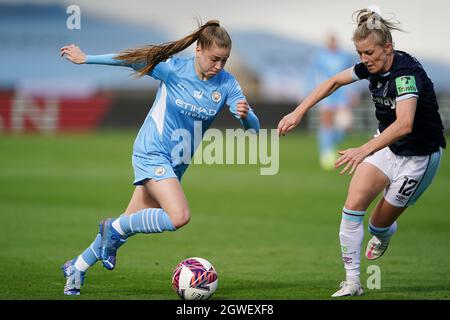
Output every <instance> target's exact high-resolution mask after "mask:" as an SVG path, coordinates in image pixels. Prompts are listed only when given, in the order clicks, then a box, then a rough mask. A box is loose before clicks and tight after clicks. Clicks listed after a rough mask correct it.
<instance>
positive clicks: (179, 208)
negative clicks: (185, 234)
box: [145, 178, 191, 229]
mask: <svg viewBox="0 0 450 320" xmlns="http://www.w3.org/2000/svg"><path fill="white" fill-rule="evenodd" d="M145 190H147V193H148V194H149V196H150V197H151V199H155V201H156V202H157V203H159V204H160V206H161V208H162V209H163V210H164V211H165V212H166V213H167V214H168V216H169V217H170V220H171V221H172V223H173V225H174V226H175V227H176V228H177V229H178V228H180V227H182V226H184V225H186V224H187V223H188V222H189V220H190V218H191V213H190V210H189V204H188V202H187V199H186V196H185V195H184V192H183V189H182V187H181V184H180V182H179V181H178V179H176V178H170V179H164V180H160V181H155V180H148V181H147V182H145Z"/></svg>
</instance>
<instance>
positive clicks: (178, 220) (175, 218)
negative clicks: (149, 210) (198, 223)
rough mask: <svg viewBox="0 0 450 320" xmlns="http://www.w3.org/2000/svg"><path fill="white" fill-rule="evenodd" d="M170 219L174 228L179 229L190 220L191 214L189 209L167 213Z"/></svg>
mask: <svg viewBox="0 0 450 320" xmlns="http://www.w3.org/2000/svg"><path fill="white" fill-rule="evenodd" d="M169 216H170V219H171V220H172V223H173V225H174V227H175V228H177V229H179V228H181V227H183V226H185V225H186V224H188V223H189V221H190V220H191V212H190V210H189V208H181V209H177V210H174V211H172V212H170V213H169Z"/></svg>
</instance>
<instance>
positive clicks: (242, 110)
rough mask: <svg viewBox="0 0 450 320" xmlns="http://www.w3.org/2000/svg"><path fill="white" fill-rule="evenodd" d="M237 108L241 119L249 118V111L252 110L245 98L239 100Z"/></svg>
mask: <svg viewBox="0 0 450 320" xmlns="http://www.w3.org/2000/svg"><path fill="white" fill-rule="evenodd" d="M236 109H237V113H238V115H239V118H241V119H245V118H247V115H248V111H249V110H250V107H249V105H248V102H247V101H245V100H240V101H238V103H237V106H236Z"/></svg>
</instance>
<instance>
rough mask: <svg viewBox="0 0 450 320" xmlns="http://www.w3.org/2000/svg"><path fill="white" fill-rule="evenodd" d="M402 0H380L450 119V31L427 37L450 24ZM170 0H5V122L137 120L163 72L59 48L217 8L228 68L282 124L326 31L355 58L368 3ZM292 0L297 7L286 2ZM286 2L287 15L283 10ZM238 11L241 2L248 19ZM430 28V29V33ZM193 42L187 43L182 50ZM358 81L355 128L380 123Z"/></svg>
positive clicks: (120, 45)
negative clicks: (356, 33)
mask: <svg viewBox="0 0 450 320" xmlns="http://www.w3.org/2000/svg"><path fill="white" fill-rule="evenodd" d="M399 2H400V5H399V3H397V2H396V4H395V5H393V4H392V5H391V4H390V3H389V2H387V1H379V5H380V6H381V8H382V9H383V8H384V6H383V4H385V7H386V11H387V12H390V11H393V12H395V13H396V18H397V19H399V20H400V21H401V22H402V23H403V25H404V28H405V30H407V31H408V33H404V34H403V33H399V32H396V33H395V35H394V37H395V41H396V43H397V47H398V48H399V49H402V50H405V51H411V53H412V54H414V55H415V56H416V57H417V58H418V59H419V60H420V61H422V63H423V65H424V67H425V69H426V70H427V71H428V73H429V75H430V77H431V78H432V79H433V82H434V84H435V86H436V90H437V95H438V98H439V102H440V107H441V114H442V116H443V118H444V121H445V125H446V127H447V128H448V127H450V126H449V125H448V122H449V119H450V81H448V79H449V78H448V75H449V74H450V64H449V60H448V57H446V56H445V55H442V52H443V51H445V50H444V49H443V46H448V44H444V42H445V41H443V42H440V44H439V45H436V44H434V43H431V42H430V44H428V43H427V39H433V38H435V37H436V34H438V35H439V34H442V35H444V34H445V30H442V29H443V28H447V31H449V30H448V29H449V27H446V26H445V25H444V24H442V25H439V27H438V28H436V27H435V25H433V24H431V22H430V21H434V19H437V20H439V17H436V16H435V15H436V13H433V14H432V15H430V16H425V15H424V16H420V23H419V22H418V21H417V14H418V13H417V11H421V9H424V4H420V5H419V4H417V5H415V6H414V10H413V13H411V12H410V10H403V8H404V7H403V6H402V4H401V3H402V2H404V3H405V4H408V6H409V3H410V2H408V1H399ZM432 2H436V7H439V6H443V7H444V8H446V7H447V8H448V7H449V4H448V3H447V2H445V1H432ZM170 3H171V1H168V2H167V3H161V2H159V1H133V2H132V3H131V4H130V5H124V4H119V3H110V2H109V1H94V2H89V1H49V0H45V1H6V2H5V1H0V42H1V48H0V64H1V72H0V132H3V133H7V132H15V133H17V132H29V131H33V132H43V133H55V132H61V131H70V130H96V129H101V128H118V127H122V128H123V127H128V128H136V127H137V126H139V125H140V124H141V122H142V119H143V117H144V115H145V114H146V113H147V111H148V108H149V106H151V103H152V101H153V97H154V94H155V90H156V86H157V82H156V81H154V80H153V79H151V78H149V77H147V78H144V79H139V80H134V79H133V78H132V76H131V75H130V74H131V72H129V71H128V70H124V69H122V70H121V68H111V67H107V66H76V65H73V64H71V63H69V62H67V61H65V60H64V59H61V58H60V57H59V56H58V54H59V48H60V47H62V46H63V45H65V44H70V43H75V44H77V45H79V46H80V47H81V48H82V49H83V50H84V51H85V52H86V53H88V54H101V53H110V52H118V51H120V50H122V49H124V48H129V47H136V46H139V45H144V44H148V43H161V42H166V41H171V40H175V39H179V38H181V37H183V36H185V35H186V34H188V33H189V32H191V31H192V30H194V29H195V28H196V22H195V20H194V17H200V18H202V19H203V21H206V20H208V19H210V18H217V19H219V20H221V21H222V24H223V25H224V26H225V27H226V28H227V29H228V30H229V32H230V34H231V36H232V39H233V45H234V46H233V52H232V56H231V59H230V61H229V63H228V66H227V68H228V69H229V70H230V71H231V72H232V73H234V74H235V75H236V77H237V78H238V79H239V81H240V83H241V85H242V87H243V89H244V92H245V93H246V95H247V96H248V99H249V101H250V103H251V104H252V105H253V106H254V107H255V108H256V110H258V114H259V116H260V118H261V123H262V126H263V127H267V128H273V127H275V126H276V124H277V123H278V121H279V119H280V117H281V116H282V115H284V114H285V113H286V112H287V111H289V110H291V109H292V107H294V106H295V105H297V103H298V102H299V101H300V100H301V98H303V97H304V96H305V95H306V94H307V93H308V92H309V91H310V90H311V89H312V87H313V85H314V81H315V75H314V65H313V62H314V56H315V54H316V53H317V52H318V50H320V49H321V48H322V47H323V44H324V40H325V37H326V34H327V33H329V32H331V31H332V32H333V33H335V34H336V35H337V36H338V39H339V42H340V44H341V45H342V47H343V48H344V49H345V50H347V51H348V53H349V55H352V57H353V58H354V61H355V62H356V61H357V56H356V55H355V54H354V49H353V47H352V43H351V41H350V38H351V32H352V30H353V27H354V25H353V24H352V23H351V22H352V21H351V13H352V12H353V11H355V10H357V9H358V8H360V7H361V4H360V3H359V2H357V1H346V2H345V4H339V6H337V7H336V4H332V3H331V1H330V2H324V1H318V2H317V3H316V4H300V3H297V2H295V1H279V2H277V3H276V4H275V3H272V4H270V1H269V3H268V4H265V5H263V6H262V7H263V8H261V5H260V4H259V3H256V2H255V1H244V2H243V3H242V4H241V3H237V2H234V1H231V2H230V3H229V4H226V5H225V4H221V3H220V2H214V1H213V2H212V5H211V4H209V3H210V2H208V1H201V0H193V1H187V2H186V3H185V4H179V3H176V2H174V3H173V5H172V6H171V5H170ZM71 4H77V5H78V6H79V8H80V10H81V24H80V27H81V28H80V29H73V30H71V29H68V27H67V26H66V21H67V20H68V18H69V16H70V15H71V14H70V13H67V12H66V10H67V8H68V6H69V5H71ZM289 5H291V6H292V8H293V10H292V11H294V12H290V11H289V10H288V8H289ZM323 5H326V6H328V7H329V8H330V11H331V12H333V15H332V16H331V17H329V15H330V13H329V12H328V13H324V12H323V10H321V9H320V8H321V6H323ZM264 8H265V9H264ZM444 8H443V9H444ZM282 9H285V11H284V14H285V15H286V18H285V19H284V20H279V18H280V17H278V15H279V11H281V10H282ZM395 9H397V10H395ZM264 10H266V12H264ZM271 10H273V16H272V12H271V14H270V15H269V14H268V11H271ZM233 11H237V12H239V17H240V19H238V18H237V17H236V15H235V14H234V12H233ZM443 11H444V12H445V10H443ZM142 12H143V14H142ZM258 14H260V16H258ZM322 14H323V16H322ZM161 16H162V17H164V18H163V19H162V18H161ZM292 16H293V17H292ZM311 16H313V18H314V20H311ZM293 18H294V19H293ZM333 18H334V21H333ZM261 20H264V23H263V25H264V26H262V25H261V23H262V22H261ZM248 21H250V22H253V23H250V22H248ZM312 21H315V23H314V24H313V23H312ZM244 22H246V23H244ZM418 24H419V25H420V27H418V26H417V25H418ZM286 25H287V26H286ZM289 26H290V27H291V29H290V32H289V31H288V32H286V31H285V30H284V29H286V28H287V27H289ZM428 26H430V27H428ZM281 27H284V29H282V28H281ZM424 28H426V29H427V30H428V31H427V32H426V33H425V35H426V38H424V37H423V36H424V32H423V31H422V29H424ZM288 30H289V29H288ZM296 31H298V34H295V32H296ZM305 33H306V35H305ZM308 34H313V36H311V35H309V36H308ZM433 44H434V46H432V45H433ZM191 52H192V50H191V51H189V49H188V50H186V51H185V53H184V54H191ZM355 86H356V90H358V91H361V92H362V94H363V96H362V100H361V101H360V103H359V104H358V107H356V108H354V116H355V120H356V121H355V126H354V129H355V130H358V131H363V132H367V131H373V130H374V127H375V124H376V122H375V119H374V117H373V109H372V104H371V103H370V101H369V99H368V90H367V89H366V84H365V83H360V84H358V85H355ZM311 120H312V121H305V122H304V125H303V127H306V128H309V129H313V128H314V127H315V125H316V123H317V121H315V113H314V112H313V113H312V114H311ZM230 121H232V119H231V117H230V116H229V114H228V113H227V112H224V113H223V115H222V116H221V117H219V119H217V121H216V123H215V126H219V127H225V126H227V125H228V124H229V122H230Z"/></svg>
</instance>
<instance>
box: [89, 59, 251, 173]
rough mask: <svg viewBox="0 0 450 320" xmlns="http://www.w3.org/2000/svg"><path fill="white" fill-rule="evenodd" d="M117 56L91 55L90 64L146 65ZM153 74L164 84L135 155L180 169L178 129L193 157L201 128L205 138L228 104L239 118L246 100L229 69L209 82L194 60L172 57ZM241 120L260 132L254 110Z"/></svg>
mask: <svg viewBox="0 0 450 320" xmlns="http://www.w3.org/2000/svg"><path fill="white" fill-rule="evenodd" d="M115 56H116V55H115V54H107V55H95V56H92V55H89V56H87V60H86V63H88V64H107V65H122V66H128V67H132V68H133V69H135V70H138V69H140V68H141V67H142V66H143V65H142V64H133V65H127V64H126V63H124V62H123V61H120V60H116V59H114V57H115ZM149 75H150V76H151V77H153V78H155V79H157V80H160V81H161V82H160V85H159V89H158V92H157V94H156V99H155V101H154V103H153V106H152V108H151V109H150V112H149V113H148V115H147V117H146V119H145V121H144V123H143V125H142V127H141V129H140V130H139V133H138V136H137V138H136V140H135V143H134V149H133V155H134V156H138V157H142V158H152V157H165V158H167V160H169V161H170V162H171V164H172V166H173V167H176V166H178V165H180V164H179V163H176V160H174V159H172V158H171V152H172V150H173V148H174V147H175V146H176V145H178V144H179V143H180V139H179V138H176V137H179V136H180V135H179V134H178V133H179V132H177V130H184V131H183V132H185V133H186V134H188V135H189V136H190V139H186V141H188V142H190V146H189V147H190V150H189V151H190V154H191V155H193V154H194V152H195V149H196V147H197V145H198V144H199V143H200V139H194V132H195V130H198V128H199V125H201V136H203V134H204V132H205V131H206V130H207V129H208V128H209V127H210V125H211V123H212V122H213V121H214V119H215V118H216V116H217V115H218V114H219V113H220V111H221V110H222V108H223V107H224V105H225V104H226V105H228V106H229V108H230V109H229V110H230V112H231V113H233V115H234V116H235V117H236V118H237V119H239V115H238V114H237V103H238V102H239V101H240V100H246V98H245V96H244V95H243V93H242V90H241V87H240V86H239V84H238V82H237V81H236V79H235V78H234V77H233V76H232V75H231V74H230V73H228V72H226V71H225V70H221V71H220V72H219V73H218V74H216V75H215V76H213V77H211V78H209V79H208V80H201V79H200V78H199V77H198V75H197V74H196V72H195V60H194V57H192V58H170V59H167V60H166V61H164V62H160V63H158V64H157V65H156V66H155V68H154V69H153V70H152V71H151V72H150V73H149ZM239 120H240V121H241V123H242V125H243V127H244V128H245V129H254V130H255V131H256V132H257V131H258V130H259V120H258V118H257V117H256V115H255V114H254V112H253V110H252V109H251V108H250V110H249V113H248V115H247V117H246V118H245V119H239ZM195 134H197V132H195ZM174 137H175V138H174ZM178 160H179V159H178ZM174 161H175V162H174ZM181 165H182V166H187V164H181Z"/></svg>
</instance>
